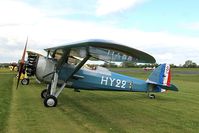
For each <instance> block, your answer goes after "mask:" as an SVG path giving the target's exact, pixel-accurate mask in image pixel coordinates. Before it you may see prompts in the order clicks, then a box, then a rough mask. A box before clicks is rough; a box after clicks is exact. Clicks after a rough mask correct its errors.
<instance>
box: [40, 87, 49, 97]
mask: <svg viewBox="0 0 199 133" xmlns="http://www.w3.org/2000/svg"><path fill="white" fill-rule="evenodd" d="M47 96H48V90H47V89H44V90H43V91H42V92H41V98H46V97H47Z"/></svg>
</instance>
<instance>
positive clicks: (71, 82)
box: [17, 40, 178, 107]
mask: <svg viewBox="0 0 199 133" xmlns="http://www.w3.org/2000/svg"><path fill="white" fill-rule="evenodd" d="M26 46H27V42H26V45H25V48H24V53H23V56H22V60H21V63H20V70H19V76H20V74H21V71H22V70H21V68H23V65H24V58H25V53H26ZM45 51H46V52H47V56H46V57H45V56H42V55H40V54H30V53H31V52H29V54H28V65H27V73H28V76H34V75H35V76H36V78H37V79H38V80H39V81H40V82H44V83H46V84H47V87H46V89H44V90H43V91H42V92H41V97H42V98H43V99H44V105H45V106H46V107H55V106H56V105H57V103H58V100H57V99H58V96H59V95H60V93H61V92H62V90H63V89H64V88H65V87H67V88H74V90H75V91H80V89H82V90H105V91H128V92H147V93H148V96H149V98H151V99H155V95H154V94H153V93H154V92H164V91H166V90H172V91H178V88H177V87H176V86H175V85H173V84H171V83H170V80H171V70H170V66H169V65H168V64H161V65H160V66H158V67H157V68H156V69H155V70H153V72H152V73H151V75H150V76H149V77H148V79H147V80H146V81H144V80H141V79H137V78H134V77H129V76H125V75H122V74H118V73H115V72H111V71H109V70H108V69H107V68H104V67H100V66H97V67H91V66H88V65H87V64H86V62H87V61H88V60H91V61H97V60H102V61H106V62H110V61H113V62H124V61H132V62H137V63H138V62H139V63H155V62H156V61H155V59H154V57H152V56H151V55H149V54H147V53H145V52H142V51H139V50H137V49H134V48H131V47H127V46H124V45H121V44H117V43H113V42H110V41H105V40H88V41H83V42H77V43H72V44H67V45H63V46H58V47H53V48H47V49H45ZM18 84H19V79H18V82H17V87H18Z"/></svg>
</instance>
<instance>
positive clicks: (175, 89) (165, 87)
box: [157, 84, 178, 91]
mask: <svg viewBox="0 0 199 133" xmlns="http://www.w3.org/2000/svg"><path fill="white" fill-rule="evenodd" d="M157 86H159V87H161V88H162V89H165V90H171V91H178V88H177V87H176V86H175V85H173V84H170V86H164V85H157Z"/></svg>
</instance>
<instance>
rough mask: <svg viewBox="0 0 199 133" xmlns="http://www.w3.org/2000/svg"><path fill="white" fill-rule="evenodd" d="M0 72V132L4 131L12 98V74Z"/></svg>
mask: <svg viewBox="0 0 199 133" xmlns="http://www.w3.org/2000/svg"><path fill="white" fill-rule="evenodd" d="M2 72H3V73H4V71H2ZM3 73H0V132H5V130H6V127H7V121H8V116H9V113H10V104H11V98H12V82H13V77H14V75H13V74H3Z"/></svg>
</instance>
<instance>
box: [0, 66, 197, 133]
mask: <svg viewBox="0 0 199 133" xmlns="http://www.w3.org/2000/svg"><path fill="white" fill-rule="evenodd" d="M127 70H128V71H123V72H121V73H125V74H127V75H129V76H135V77H139V78H142V79H146V78H147V77H148V75H149V73H150V72H144V71H142V70H140V69H138V70H140V71H136V72H133V71H130V70H131V69H127ZM132 70H133V69H132ZM194 70H196V69H194ZM175 71H184V69H174V70H173V73H174V77H173V80H172V82H173V83H174V84H176V85H177V86H178V87H179V90H180V91H179V92H177V93H176V92H168V93H167V94H166V93H158V94H156V97H157V98H156V99H155V100H151V99H148V97H147V95H146V94H145V93H128V92H104V91H81V92H80V93H77V92H74V91H73V90H71V89H67V88H66V89H65V90H64V91H63V92H62V93H61V95H60V97H59V98H58V100H59V101H58V106H57V107H56V108H45V107H44V106H43V100H42V99H41V98H40V92H41V90H42V89H44V88H45V86H44V85H39V84H37V83H36V82H35V81H34V80H31V84H30V85H29V86H21V85H20V87H19V89H18V90H16V89H15V87H14V88H12V90H11V88H9V89H8V88H6V89H7V91H8V93H9V94H3V95H2V93H0V96H1V95H2V96H1V98H9V97H7V96H5V95H9V96H12V98H9V99H12V102H11V103H10V102H7V103H5V105H4V110H8V112H10V113H4V115H2V116H4V118H3V119H4V120H1V119H0V121H1V123H2V122H3V123H7V124H3V125H4V126H3V127H4V130H3V131H4V132H5V133H7V132H8V133H27V132H28V133H35V132H37V133H44V132H48V133H54V132H59V133H66V132H69V133H71V132H75V133H81V132H99V133H101V132H105V133H106V132H110V133H111V132H114V133H117V132H120V133H125V132H129V133H132V132H133V133H134V132H135V133H140V132H146V133H152V132H163V133H171V132H173V133H178V132H179V133H187V132H189V133H198V132H199V119H198V118H199V117H198V116H199V97H198V94H199V89H198V86H199V78H198V77H199V75H197V74H195V75H190V74H179V73H175ZM8 79H9V78H8ZM8 79H4V80H5V81H6V82H9V83H10V84H9V85H10V86H11V83H12V79H11V80H8ZM4 83H5V82H4ZM13 85H14V86H15V85H16V79H15V80H14V84H13ZM1 86H4V87H7V86H6V85H1ZM4 87H3V88H4ZM1 88H2V87H1ZM3 88H2V89H3ZM4 90H5V89H4ZM5 92H6V91H3V93H5ZM6 101H9V100H6ZM0 104H2V102H1V103H0ZM0 107H1V106H0ZM9 107H10V109H9ZM0 109H2V108H0ZM9 110H10V111H9ZM0 126H2V125H0ZM0 131H1V130H0Z"/></svg>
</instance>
